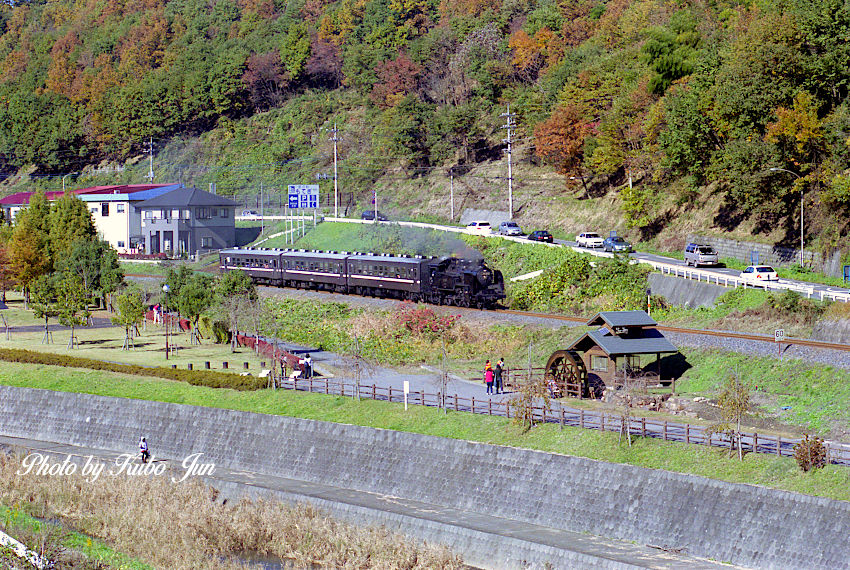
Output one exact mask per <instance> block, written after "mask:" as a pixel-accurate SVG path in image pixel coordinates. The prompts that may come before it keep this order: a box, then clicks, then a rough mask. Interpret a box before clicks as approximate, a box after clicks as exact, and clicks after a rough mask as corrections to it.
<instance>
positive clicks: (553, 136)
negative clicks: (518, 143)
mask: <svg viewBox="0 0 850 570" xmlns="http://www.w3.org/2000/svg"><path fill="white" fill-rule="evenodd" d="M593 132H594V129H593V126H592V125H591V124H590V123H589V122H588V121H587V120H585V118H584V117H583V116H582V113H581V111H580V110H579V109H578V107H576V106H575V105H564V106H560V107H557V108H556V109H555V110H554V111H553V112H552V116H551V117H549V119H547V120H546V121H543V122H542V123H540V124H539V125H537V128H536V129H534V141H535V144H536V146H537V148H536V153H537V156H539V157H541V158H543V159H545V160H546V161H547V162H549V163H551V164H552V165H554V166H555V170H557V171H558V172H559V173H561V174H571V173H574V172H576V171H577V169H578V167H579V166H580V165H581V162H582V158H583V157H584V141H585V139H586V138H587V137H588V136H589V135H591V134H592V133H593Z"/></svg>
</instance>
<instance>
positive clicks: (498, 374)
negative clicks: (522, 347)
mask: <svg viewBox="0 0 850 570" xmlns="http://www.w3.org/2000/svg"><path fill="white" fill-rule="evenodd" d="M504 367H505V359H504V358H500V359H499V360H498V361H497V362H496V368H495V369H494V370H493V383H494V384H495V385H496V393H497V394H501V393H503V392H504V390H503V389H502V369H503V368H504Z"/></svg>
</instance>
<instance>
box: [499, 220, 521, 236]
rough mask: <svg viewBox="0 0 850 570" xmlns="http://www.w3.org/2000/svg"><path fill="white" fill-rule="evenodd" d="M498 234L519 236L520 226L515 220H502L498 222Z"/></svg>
mask: <svg viewBox="0 0 850 570" xmlns="http://www.w3.org/2000/svg"><path fill="white" fill-rule="evenodd" d="M499 235H503V236H521V235H522V228H521V227H519V224H517V223H516V222H502V223H501V224H499Z"/></svg>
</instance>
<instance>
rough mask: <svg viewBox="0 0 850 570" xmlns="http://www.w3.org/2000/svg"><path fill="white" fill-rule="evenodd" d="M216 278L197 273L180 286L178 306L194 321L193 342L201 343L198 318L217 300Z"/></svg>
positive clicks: (181, 311) (182, 312) (183, 313)
mask: <svg viewBox="0 0 850 570" xmlns="http://www.w3.org/2000/svg"><path fill="white" fill-rule="evenodd" d="M240 273H241V272H240ZM214 285H215V279H214V278H213V277H212V276H211V275H207V274H205V273H195V274H194V275H192V277H191V278H190V279H189V280H188V281H187V282H186V283H185V284H184V285H183V286H182V287H181V288H180V293H179V294H178V295H177V297H176V299H177V303H176V304H177V308H178V310H179V311H180V314H182V315H184V316H186V317H187V318H188V319H189V320H190V321H191V323H192V333H191V335H192V336H191V338H192V344H201V337H200V335H199V334H198V320H199V319H200V318H201V314H202V313H203V312H204V311H206V310H207V309H209V308H210V307H211V306H212V304H213V302H214V301H215V289H214Z"/></svg>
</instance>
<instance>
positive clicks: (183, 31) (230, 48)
mask: <svg viewBox="0 0 850 570" xmlns="http://www.w3.org/2000/svg"><path fill="white" fill-rule="evenodd" d="M13 4H14V5H4V6H3V7H2V8H0V24H1V25H2V37H0V167H1V168H2V170H3V172H5V173H7V174H9V173H14V172H18V171H19V169H22V168H30V169H31V170H30V171H31V172H33V174H36V175H37V174H56V175H61V174H63V173H69V172H73V171H80V170H82V169H83V168H84V167H86V165H94V164H98V163H101V162H102V161H111V162H113V163H123V162H124V161H126V160H127V159H131V158H133V157H136V158H138V156H139V155H140V154H141V153H142V152H143V150H144V149H145V145H146V144H147V141H148V140H149V139H151V138H152V139H153V141H154V145H155V147H156V153H157V156H158V158H159V159H160V160H161V168H162V169H164V170H165V171H166V172H169V173H170V174H171V175H172V176H173V177H179V178H181V179H185V180H184V181H187V182H191V183H195V184H198V185H200V184H202V183H204V182H206V181H215V182H217V183H218V184H219V188H220V189H221V190H222V191H224V192H235V191H237V190H239V189H240V188H244V187H246V186H249V185H251V184H256V183H257V181H258V180H262V181H265V182H266V183H268V184H272V185H274V184H278V185H280V184H283V183H285V182H287V181H292V179H293V178H297V177H302V178H304V177H311V176H314V175H315V173H316V172H318V171H320V170H324V171H325V172H327V168H328V164H329V160H330V156H331V154H330V149H331V147H330V146H329V145H330V144H331V143H330V142H329V138H330V137H331V136H332V132H331V131H330V129H332V128H333V125H334V123H336V124H337V126H338V128H339V132H338V137H339V140H340V145H341V146H340V157H341V160H342V174H341V175H340V177H341V178H342V177H343V176H345V177H346V184H347V188H348V189H349V190H359V191H366V190H368V189H369V188H370V186H371V185H372V184H373V183H375V182H376V181H378V180H380V179H381V178H382V177H385V176H387V174H386V173H387V170H388V169H393V172H394V173H395V174H393V176H395V177H396V179H398V180H401V179H406V180H411V179H417V178H423V177H428V176H430V175H433V174H434V173H437V172H438V173H440V174H441V176H445V172H447V169H449V168H452V167H453V168H454V172H455V173H457V175H458V176H461V175H463V174H464V173H467V172H470V170H471V169H473V168H475V167H476V166H477V165H481V164H484V163H487V162H492V161H496V160H502V149H503V148H504V145H503V144H502V142H501V140H502V138H504V136H505V134H506V133H505V131H504V130H503V129H500V126H501V125H503V124H504V123H505V117H502V116H500V115H501V114H502V113H505V112H506V110H507V105H510V111H511V112H512V113H515V114H516V117H515V120H516V122H517V125H518V127H517V131H516V133H515V134H514V136H515V137H517V139H518V144H519V145H520V146H521V147H524V148H525V149H526V150H527V151H528V152H529V153H533V154H532V156H534V157H535V160H534V164H532V165H531V166H529V168H531V169H532V170H533V169H537V171H539V172H540V173H547V172H551V170H552V169H554V170H555V171H557V172H558V173H559V174H561V175H562V176H559V177H557V178H556V180H557V181H558V183H557V184H555V185H554V186H552V185H550V187H549V188H548V191H549V192H552V193H553V194H557V193H558V192H574V193H575V192H578V193H584V194H585V195H587V196H594V195H598V193H599V192H600V191H602V192H603V193H604V192H611V191H616V192H619V198H618V201H617V204H618V205H619V207H621V208H622V210H623V214H624V216H625V218H626V219H627V220H628V222H629V224H630V225H632V226H637V227H655V226H658V225H659V224H663V223H665V222H667V221H669V217H670V210H669V208H667V206H669V205H670V204H671V203H672V204H673V205H674V206H675V208H678V209H679V210H682V209H685V210H686V209H688V208H689V207H691V205H694V206H699V205H700V204H702V203H705V202H706V201H707V200H709V199H710V198H711V199H715V200H720V201H721V203H722V205H721V206H720V207H719V209H718V215H717V216H716V217H715V218H714V219H713V220H709V222H710V223H712V224H714V225H716V226H717V227H720V228H721V229H734V228H735V227H736V226H737V225H738V224H739V223H740V222H741V221H742V220H748V222H749V223H750V224H751V227H752V228H753V231H755V232H756V233H758V232H764V233H770V232H774V235H775V231H776V229H777V228H778V227H779V228H783V231H784V234H780V236H779V237H780V238H782V239H783V240H785V241H789V242H790V241H793V239H794V236H795V232H798V231H799V229H798V228H799V226H797V225H796V221H795V220H797V219H798V216H799V207H800V193H801V191H803V192H805V207H806V216H807V222H806V223H807V233H808V234H809V235H811V236H812V237H815V236H817V237H818V239H819V240H820V245H821V246H822V247H824V248H826V247H828V246H831V245H836V244H839V243H840V241H839V238H840V236H841V235H842V234H843V233H844V232H845V231H846V230H847V227H846V220H847V219H848V217H847V213H848V208H850V175H848V170H847V169H848V168H850V109H848V101H847V97H848V81H850V43H848V40H850V11H849V10H848V8H847V6H846V4H845V2H843V1H839V0H823V1H820V0H754V1H749V2H747V1H743V2H735V1H722V0H721V1H681V2H673V1H669V2H665V1H660V0H642V1H630V0H610V1H608V2H604V1H599V0H560V1H557V0H538V1H536V2H534V1H531V2H523V1H521V0H502V1H501V2H499V1H493V0H336V1H325V0H291V1H289V2H284V1H282V0H238V1H235V2H234V1H230V0H206V1H200V0H172V1H164V0H76V1H73V0H50V1H46V0H43V1H31V2H14V3H13ZM31 165H34V170H32V166H31ZM257 165H262V166H263V168H264V169H263V170H262V173H260V170H259V169H258V168H257ZM771 168H774V169H777V168H779V169H785V170H787V171H790V172H784V171H775V170H774V171H771V170H770V169H771ZM169 169H170V170H169ZM541 175H542V174H541ZM570 177H572V179H573V180H572V181H571V180H570ZM576 181H581V184H577V183H576ZM96 182H98V183H102V180H100V179H98V180H97V181H96ZM519 182H521V181H519ZM494 183H495V182H494ZM503 183H504V182H503V181H501V180H500V181H498V184H500V185H501V184H503ZM54 185H55V182H54ZM600 189H601V190H600ZM390 199H391V198H390ZM662 204H664V205H665V207H664V208H662V207H661V205H662ZM665 216H666V217H665ZM795 216H796V217H795ZM796 235H798V234H796Z"/></svg>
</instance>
